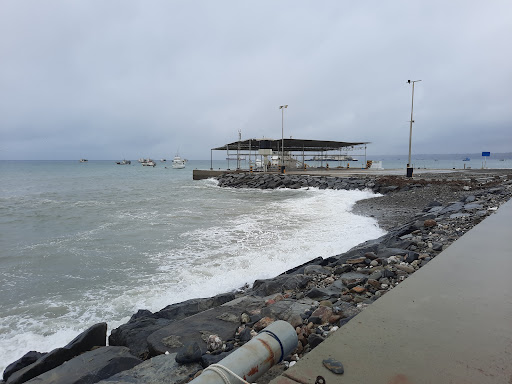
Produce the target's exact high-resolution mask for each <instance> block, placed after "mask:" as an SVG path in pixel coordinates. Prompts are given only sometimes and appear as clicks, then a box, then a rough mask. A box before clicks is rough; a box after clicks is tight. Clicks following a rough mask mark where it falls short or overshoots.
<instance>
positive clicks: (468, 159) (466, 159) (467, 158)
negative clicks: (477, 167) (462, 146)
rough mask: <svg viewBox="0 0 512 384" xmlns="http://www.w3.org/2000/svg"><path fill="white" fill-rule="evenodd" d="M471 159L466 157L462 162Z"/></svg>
mask: <svg viewBox="0 0 512 384" xmlns="http://www.w3.org/2000/svg"><path fill="white" fill-rule="evenodd" d="M470 160H471V159H470V158H469V157H466V158H464V159H462V161H470Z"/></svg>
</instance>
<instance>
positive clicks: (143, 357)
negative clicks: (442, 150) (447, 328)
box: [3, 170, 512, 384]
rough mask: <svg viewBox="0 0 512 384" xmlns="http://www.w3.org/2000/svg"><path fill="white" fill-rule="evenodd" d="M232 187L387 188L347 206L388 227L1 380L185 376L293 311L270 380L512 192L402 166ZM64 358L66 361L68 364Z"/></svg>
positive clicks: (482, 174) (15, 383) (235, 177)
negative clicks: (403, 173) (409, 172)
mask: <svg viewBox="0 0 512 384" xmlns="http://www.w3.org/2000/svg"><path fill="white" fill-rule="evenodd" d="M218 181H219V186H221V187H230V188H262V189H275V188H292V189H298V188H305V187H306V188H307V187H314V188H319V189H361V190H362V189H369V190H372V191H374V192H376V193H380V194H382V195H383V196H382V197H378V198H372V199H367V200H363V201H360V202H358V203H357V204H356V206H355V207H354V209H353V211H354V212H355V213H356V214H361V215H366V216H373V217H375V218H376V219H377V220H378V221H379V224H380V226H381V227H383V228H385V229H386V230H387V231H388V233H387V234H385V235H384V236H382V237H380V238H379V239H375V240H370V241H367V242H365V243H363V244H360V245H358V246H356V247H354V248H352V249H351V250H349V251H348V252H345V253H344V254H340V255H335V256H332V257H329V258H325V259H323V258H316V259H313V260H311V261H310V262H308V263H306V264H304V265H301V266H297V267H296V268H293V269H291V270H289V271H287V272H285V273H283V274H281V275H279V276H277V277H275V278H272V279H267V280H256V281H255V282H254V284H253V285H252V286H251V287H242V288H241V289H239V290H237V291H235V292H229V293H225V294H221V295H217V296H215V297H211V298H205V299H192V300H187V301H185V302H182V303H177V304H173V305H169V306H167V307H165V308H163V309H162V310H160V311H158V312H155V313H152V312H150V311H148V310H139V311H138V312H137V313H136V314H134V315H133V316H132V317H131V319H130V320H129V321H128V323H126V324H123V325H121V326H120V327H118V328H116V329H114V330H112V332H111V335H110V336H109V338H108V346H107V343H106V338H107V324H105V323H100V324H95V325H93V326H92V327H91V328H89V329H88V330H87V331H85V332H83V333H82V334H80V335H78V336H77V338H75V339H74V340H73V341H71V342H70V343H69V344H68V345H66V346H65V347H62V348H57V349H55V350H53V351H51V352H49V353H44V354H43V353H39V352H34V351H32V352H29V353H27V354H26V355H25V356H24V357H22V358H21V359H19V360H17V361H16V362H14V363H12V364H11V365H9V366H8V367H7V368H6V370H5V371H4V375H3V380H4V381H5V382H6V383H7V384H21V383H24V382H28V383H35V382H37V383H78V382H87V383H96V382H104V383H111V384H112V383H121V382H124V383H126V382H130V383H139V382H140V383H142V382H163V381H165V382H171V383H184V382H187V381H189V380H190V379H191V378H193V377H194V376H195V375H197V374H199V373H200V372H201V371H202V369H204V368H205V367H207V366H209V365H210V364H213V363H216V362H218V361H220V360H221V359H222V358H224V357H225V356H227V355H228V354H230V353H231V352H233V351H234V350H236V349H237V348H238V347H240V346H241V345H243V344H244V343H246V342H247V341H249V340H250V339H251V338H252V337H253V336H254V335H256V334H257V332H259V331H261V330H262V329H263V328H265V327H266V326H267V325H269V324H270V323H271V322H273V321H275V320H285V321H287V322H289V323H290V324H291V325H292V326H293V327H294V328H295V329H296V332H297V335H298V339H299V343H298V345H297V348H296V350H295V351H294V352H293V353H292V354H291V355H290V356H286V357H285V359H284V361H283V362H282V363H280V364H278V365H276V366H275V367H273V368H272V369H271V370H270V371H269V372H268V373H267V374H265V375H264V376H263V377H261V378H260V379H259V380H258V383H267V382H268V381H270V380H271V379H272V378H273V377H275V376H277V375H279V374H280V373H282V371H283V370H284V369H286V368H287V367H289V366H290V365H293V364H295V362H296V361H297V360H299V359H300V358H302V356H304V355H305V354H307V353H308V352H309V351H311V350H312V349H314V348H315V347H316V346H317V345H318V344H320V343H321V342H322V341H323V340H325V339H326V338H327V337H329V335H330V334H332V333H333V332H335V331H336V330H337V329H339V327H342V326H343V325H344V324H346V323H347V322H349V321H350V320H351V319H352V318H353V317H354V316H356V315H357V314H358V313H359V312H361V311H362V310H364V308H366V307H367V306H369V305H371V303H373V301H375V300H377V299H378V298H379V297H381V296H382V295H384V294H386V293H387V292H388V291H389V290H391V289H393V288H394V287H395V286H396V285H398V284H399V283H400V282H402V281H403V280H405V279H407V278H408V277H409V276H410V275H411V274H413V273H414V272H415V271H416V270H418V269H420V268H422V267H423V266H425V265H426V264H427V263H428V262H429V261H430V260H432V258H434V257H436V256H437V255H438V254H439V253H440V252H441V251H442V250H443V249H445V248H446V247H448V246H449V245H450V244H451V243H452V242H453V241H455V240H456V239H458V238H459V237H460V236H462V235H463V234H464V233H466V232H467V231H468V230H470V229H471V228H472V227H473V226H474V225H476V224H478V223H479V222H480V221H482V220H483V219H484V218H485V217H486V216H488V215H490V214H492V213H493V212H494V211H496V210H497V209H498V207H499V206H500V205H501V204H503V203H504V202H506V201H508V200H509V199H510V197H511V196H512V170H482V171H476V170H475V171H472V172H453V173H431V174H423V175H421V177H415V178H413V179H407V178H405V177H398V176H394V177H393V176H380V177H375V176H361V177H349V178H341V177H325V176H304V175H300V176H299V175H280V174H249V173H239V174H231V173H230V174H224V175H221V176H219V177H218ZM64 363H65V364H64Z"/></svg>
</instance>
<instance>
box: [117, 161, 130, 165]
mask: <svg viewBox="0 0 512 384" xmlns="http://www.w3.org/2000/svg"><path fill="white" fill-rule="evenodd" d="M131 163H132V162H131V160H122V161H116V164H117V165H130V164H131Z"/></svg>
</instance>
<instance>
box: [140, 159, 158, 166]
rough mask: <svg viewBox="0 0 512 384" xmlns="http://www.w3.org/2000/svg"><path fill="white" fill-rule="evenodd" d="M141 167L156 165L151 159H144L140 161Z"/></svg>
mask: <svg viewBox="0 0 512 384" xmlns="http://www.w3.org/2000/svg"><path fill="white" fill-rule="evenodd" d="M142 166H143V167H156V163H155V162H154V161H153V160H151V159H144V161H143V162H142Z"/></svg>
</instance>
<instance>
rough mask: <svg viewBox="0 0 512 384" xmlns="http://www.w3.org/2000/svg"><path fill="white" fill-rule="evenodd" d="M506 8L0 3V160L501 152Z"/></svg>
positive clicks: (504, 147)
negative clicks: (263, 149) (270, 141)
mask: <svg viewBox="0 0 512 384" xmlns="http://www.w3.org/2000/svg"><path fill="white" fill-rule="evenodd" d="M511 15H512V4H510V2H508V1H492V2H487V3H482V2H476V1H453V2H441V1H428V2H427V1H422V2H407V1H393V2H387V3H383V2H380V1H370V2H363V3H351V2H340V1H334V0H331V1H323V2H320V3H318V2H307V1H291V0H290V1H279V2H275V1H259V2H240V1H234V0H233V1H224V2H210V1H206V0H205V1H194V2H177V1H171V2H168V1H154V2H151V3H142V2H136V1H131V0H129V1H121V0H118V1H109V2H102V1H85V0H78V1H74V2H66V1H56V0H50V1H45V2H39V1H35V0H27V1H23V2H18V1H4V2H2V3H0V139H1V144H0V159H75V158H80V157H84V156H85V157H88V158H90V159H118V158H122V157H126V158H132V159H134V158H138V157H141V156H154V157H155V158H158V157H164V156H165V157H170V156H172V155H173V154H174V152H175V151H176V150H177V149H178V148H179V149H180V151H181V152H182V154H184V155H185V156H186V157H188V158H192V159H194V158H195V159H207V158H209V155H210V154H209V149H210V148H212V147H215V146H220V145H222V144H225V143H226V142H229V141H234V140H236V138H237V131H238V129H241V130H242V135H243V137H262V136H267V137H274V138H278V137H280V130H281V113H280V111H279V109H278V106H279V105H281V104H283V103H286V104H288V105H289V108H288V110H286V112H285V135H286V136H293V137H296V138H311V139H326V140H347V141H351V140H354V141H359V140H365V141H371V142H372V145H371V146H370V147H369V150H370V151H371V152H372V153H374V154H405V153H407V150H408V132H409V123H408V120H409V117H410V103H411V87H410V85H408V84H406V81H407V79H412V80H416V79H421V80H422V82H421V83H417V84H416V87H415V105H414V111H415V113H414V119H415V125H414V133H413V151H414V152H415V153H467V152H479V151H481V150H490V151H493V152H508V151H510V143H512V130H511V129H510V128H511V122H512V112H511V111H512V108H510V105H512V95H511V92H510V86H511V85H512V71H511V70H510V65H509V64H510V62H511V56H512V54H511V53H510V50H508V49H506V47H507V46H508V44H509V39H510V37H511V36H512V22H511V21H512V20H511V18H512V16H511Z"/></svg>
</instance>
